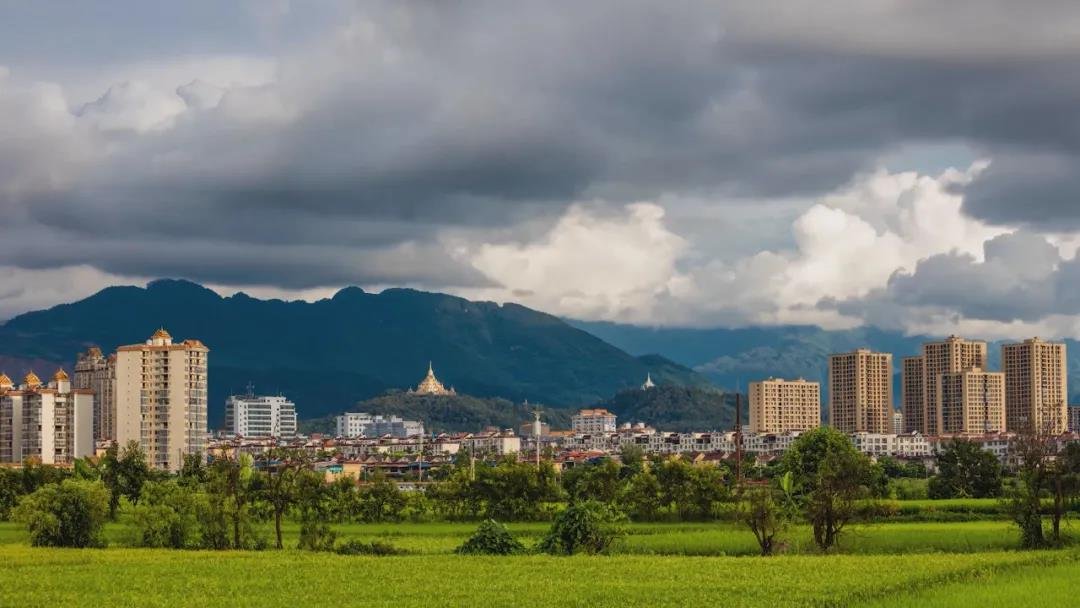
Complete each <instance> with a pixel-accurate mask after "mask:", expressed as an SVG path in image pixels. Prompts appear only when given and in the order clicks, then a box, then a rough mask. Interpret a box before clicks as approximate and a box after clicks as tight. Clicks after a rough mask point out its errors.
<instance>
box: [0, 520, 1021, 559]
mask: <svg viewBox="0 0 1080 608" xmlns="http://www.w3.org/2000/svg"><path fill="white" fill-rule="evenodd" d="M548 526H549V524H546V523H524V524H520V523H519V524H510V525H509V526H508V527H509V529H510V531H511V532H512V533H513V534H514V535H515V536H517V537H518V538H519V539H520V540H521V541H522V542H523V543H524V544H525V545H526V546H531V545H533V544H535V543H536V542H537V541H538V540H539V538H540V537H541V536H542V535H543V534H544V533H545V532H546V531H547V529H548ZM334 529H335V530H336V531H337V532H338V534H339V535H340V537H341V538H342V539H347V538H355V539H359V540H365V541H370V540H375V539H378V540H383V541H386V542H389V543H391V544H393V545H394V546H396V547H398V548H400V549H404V550H406V551H408V552H410V553H416V554H449V553H452V552H453V550H454V549H455V548H456V547H457V546H458V545H460V544H461V543H462V542H464V540H465V539H466V538H468V536H469V535H470V534H471V533H472V532H473V530H475V529H476V524H475V523H425V524H414V523H401V524H344V525H338V526H335V527H334ZM627 531H628V535H627V536H626V537H624V538H622V539H621V540H619V541H618V544H617V546H616V547H615V549H614V551H615V552H616V553H622V554H653V555H690V556H740V555H756V554H757V553H758V548H757V544H756V543H755V541H754V537H753V535H752V534H751V533H750V531H749V530H747V529H746V528H744V527H741V526H738V525H735V524H729V523H697V524H695V523H681V524H666V523H661V524H632V525H630V526H628V528H627ZM126 532H127V529H126V528H125V527H124V526H123V525H119V524H110V525H108V526H107V527H106V534H105V536H106V538H107V540H108V541H109V544H110V546H124V545H125V544H128V543H127V542H126V541H127V539H126V538H125V534H126ZM266 535H267V538H269V537H270V531H269V530H267V531H266ZM297 536H298V529H297V526H296V525H294V524H287V525H286V526H285V545H286V546H287V547H291V546H295V545H296V539H297ZM788 537H789V541H788V542H789V547H788V552H789V553H814V552H815V549H814V547H813V546H812V543H811V542H810V530H809V529H808V528H806V527H798V528H795V529H793V530H792V531H791V532H790V533H789V534H788ZM1018 542H1019V540H1018V536H1017V533H1016V529H1015V527H1014V526H1012V525H1011V524H1009V523H1008V522H1003V521H970V522H949V523H941V522H933V523H906V522H905V523H882V524H864V525H858V526H852V527H850V528H849V529H848V532H847V533H846V536H845V537H843V538H842V540H841V545H840V549H839V551H840V552H841V553H854V554H881V555H885V554H904V553H939V552H951V553H971V552H978V551H1001V550H1007V549H1011V548H1014V547H1015V546H1016V545H1017V543H1018ZM15 543H21V544H26V535H25V533H24V532H23V531H22V530H21V529H20V528H19V527H18V526H17V525H16V524H13V523H8V522H2V523H0V545H3V544H15Z"/></svg>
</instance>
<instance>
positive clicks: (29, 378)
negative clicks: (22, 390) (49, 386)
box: [23, 371, 41, 388]
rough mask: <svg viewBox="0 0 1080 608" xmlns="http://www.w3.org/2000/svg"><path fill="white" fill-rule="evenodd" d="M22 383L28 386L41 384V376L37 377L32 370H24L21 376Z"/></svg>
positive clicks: (32, 386)
mask: <svg viewBox="0 0 1080 608" xmlns="http://www.w3.org/2000/svg"><path fill="white" fill-rule="evenodd" d="M23 384H25V385H26V386H29V387H30V388H34V387H35V386H41V378H38V376H37V374H35V373H34V372H33V371H29V372H26V375H25V376H23Z"/></svg>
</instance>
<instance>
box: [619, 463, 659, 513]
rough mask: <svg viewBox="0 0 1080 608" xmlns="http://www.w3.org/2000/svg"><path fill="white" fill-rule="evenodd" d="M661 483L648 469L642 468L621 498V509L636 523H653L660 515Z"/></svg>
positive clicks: (630, 481) (628, 484) (627, 485)
mask: <svg viewBox="0 0 1080 608" xmlns="http://www.w3.org/2000/svg"><path fill="white" fill-rule="evenodd" d="M661 500H662V499H661V488H660V482H659V481H658V480H657V479H656V475H653V473H652V471H651V470H650V469H648V468H642V469H641V470H640V471H638V472H637V473H635V474H634V476H633V477H631V478H630V480H629V482H628V483H627V484H626V487H625V488H623V492H622V495H621V496H620V497H619V502H618V505H619V507H620V508H621V509H622V510H623V511H624V512H625V513H627V514H628V515H629V516H630V518H631V519H633V520H634V521H651V520H653V519H656V518H657V516H658V515H659V514H660V509H661V507H662V506H663V504H662V502H661Z"/></svg>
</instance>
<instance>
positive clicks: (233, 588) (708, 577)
mask: <svg viewBox="0 0 1080 608" xmlns="http://www.w3.org/2000/svg"><path fill="white" fill-rule="evenodd" d="M474 527H475V525H474V524H465V523H402V524H349V525H342V526H337V527H336V530H337V532H338V533H339V535H340V536H341V537H343V538H356V539H363V540H374V539H379V540H383V541H387V542H390V543H392V544H393V545H394V546H396V547H399V548H401V549H404V550H406V551H408V554H406V555H403V556H393V557H358V556H339V555H333V554H323V553H311V552H305V551H298V550H295V549H286V550H284V551H265V552H236V551H223V552H211V551H178V550H155V549H133V548H126V547H124V546H123V545H124V543H125V533H126V528H125V526H123V525H122V524H111V525H110V526H109V527H108V528H107V529H106V537H107V539H108V541H109V543H110V548H107V549H82V550H77V549H43V548H31V547H28V546H27V545H26V542H25V538H24V533H23V532H22V531H21V530H20V529H18V528H17V527H16V526H15V525H14V524H8V523H5V524H0V564H3V565H2V566H0V581H2V583H3V584H0V605H5V606H6V605H15V604H18V605H22V606H57V605H63V606H75V607H78V606H102V605H143V606H229V607H244V606H269V607H272V606H295V605H304V604H307V603H310V602H311V601H312V599H313V598H318V603H320V604H326V605H332V604H339V605H374V606H381V605H395V606H419V605H458V606H465V605H475V604H477V603H485V604H488V605H516V606H551V605H563V606H566V605H569V606H625V605H628V604H649V605H655V606H685V605H689V604H694V603H699V602H716V601H721V600H722V601H723V602H724V603H725V604H727V605H741V606H762V605H768V606H848V605H861V604H863V603H866V604H868V605H875V606H878V605H880V606H898V607H900V606H915V605H919V606H927V605H939V604H940V605H961V604H960V603H959V602H961V601H962V600H964V599H970V598H971V597H972V596H971V595H970V594H969V592H970V591H971V590H975V591H976V592H977V593H979V594H980V595H979V597H982V596H983V595H986V594H987V593H990V591H989V590H990V589H1000V590H1001V593H1003V594H1005V595H1004V596H1002V597H1007V596H1008V594H1014V595H1015V597H1024V596H1027V595H1030V593H1031V592H1032V591H1031V590H1032V588H1033V586H1037V587H1038V588H1039V589H1040V593H1046V594H1051V595H1048V596H1046V597H1056V596H1054V595H1052V594H1055V593H1057V594H1064V593H1066V590H1065V588H1064V587H1063V585H1062V583H1061V582H1060V581H1062V580H1067V579H1063V578H1061V577H1065V576H1072V577H1075V576H1076V575H1077V574H1078V573H1080V565H1078V562H1077V561H1076V560H1077V559H1078V555H1077V553H1076V552H1075V551H1044V552H1019V551H1008V550H1005V549H1009V548H1012V547H1015V545H1016V533H1015V531H1014V529H1013V528H1012V527H1011V526H1010V524H1009V523H1008V522H1004V521H971V522H948V523H940V522H933V523H883V524H868V525H862V526H857V527H855V528H853V529H852V530H851V533H850V535H849V536H848V538H847V539H846V540H845V541H844V542H843V543H842V544H841V547H840V553H841V554H840V555H828V556H822V555H816V554H813V549H812V548H811V547H810V546H809V545H810V543H808V542H807V541H806V538H805V537H806V536H807V534H808V532H807V531H806V530H804V529H796V530H794V531H793V533H792V534H791V535H790V537H791V540H792V543H791V545H790V546H789V547H788V554H786V555H782V556H778V557H773V558H760V557H756V556H752V554H753V553H754V552H755V546H754V540H753V537H752V536H751V535H750V534H749V532H747V531H746V530H744V529H743V528H740V527H738V526H735V525H733V524H729V523H698V524H693V523H681V524H664V523H660V524H632V525H630V526H629V528H628V534H627V536H626V537H624V538H623V539H622V540H621V541H620V542H619V544H618V545H617V547H616V548H615V550H614V552H613V553H614V555H609V556H591V557H590V556H575V557H549V556H541V555H525V556H514V557H465V556H457V555H453V554H452V553H451V552H452V551H453V549H454V547H456V546H457V545H458V544H460V543H461V542H462V540H464V539H465V538H466V537H467V536H468V535H469V533H470V532H471V531H472V530H473V529H474ZM546 527H547V526H546V524H543V523H527V524H511V525H510V526H509V528H510V530H511V531H512V532H513V533H514V535H515V536H517V537H518V538H519V539H520V540H522V542H524V543H525V544H526V545H532V544H534V543H535V541H536V539H537V538H539V536H540V535H541V534H542V533H543V531H544V530H546ZM285 531H286V538H287V541H286V544H287V546H292V545H295V539H296V535H297V529H296V526H295V525H289V526H287V527H286V530H285ZM46 572H47V575H45V574H44V573H46ZM1058 574H1060V575H1061V576H1060V577H1059V576H1057V575H1058ZM1074 580H1075V579H1074ZM553 581H558V586H557V588H556V587H555V586H553V584H552V582H553ZM988 584H990V586H987V585H988ZM928 587H930V588H932V591H931V592H930V593H929V594H921V593H920V591H921V590H924V589H926V588H928ZM1044 589H1045V591H1043V590H1044ZM987 597H989V596H987ZM980 603H987V602H980ZM965 605H968V604H965Z"/></svg>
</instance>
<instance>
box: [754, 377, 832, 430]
mask: <svg viewBox="0 0 1080 608" xmlns="http://www.w3.org/2000/svg"><path fill="white" fill-rule="evenodd" d="M819 426H821V385H820V384H818V383H817V382H807V381H806V380H803V379H802V378H799V379H798V380H784V379H783V378H769V379H768V380H761V381H759V382H751V383H750V430H751V431H753V432H755V433H784V432H787V431H807V430H810V429H812V428H816V427H819Z"/></svg>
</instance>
